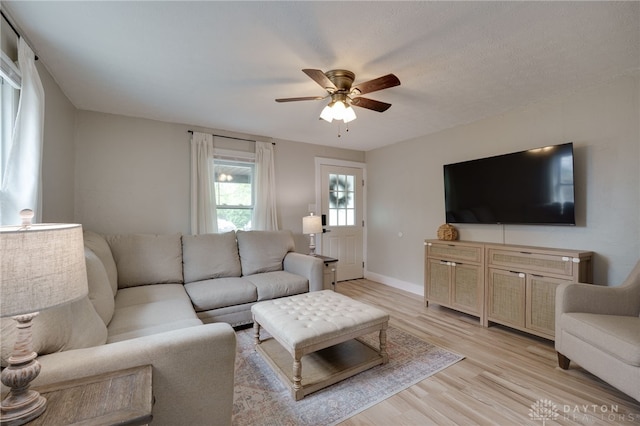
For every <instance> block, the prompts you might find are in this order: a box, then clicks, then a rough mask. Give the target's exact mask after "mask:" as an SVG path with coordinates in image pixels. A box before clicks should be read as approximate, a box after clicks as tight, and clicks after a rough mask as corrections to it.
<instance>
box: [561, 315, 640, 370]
mask: <svg viewBox="0 0 640 426" xmlns="http://www.w3.org/2000/svg"><path fill="white" fill-rule="evenodd" d="M560 321H562V328H563V329H564V331H565V332H567V333H569V334H572V335H574V336H575V337H577V338H579V339H581V340H583V341H585V342H587V343H589V344H590V345H592V346H595V347H597V348H598V349H600V350H601V351H603V352H606V353H608V354H610V355H611V356H613V357H615V358H617V359H619V360H621V361H622V362H624V363H626V364H629V365H633V366H636V367H640V317H631V316H618V315H598V314H589V313H582V312H580V313H565V314H562V316H561V318H560Z"/></svg>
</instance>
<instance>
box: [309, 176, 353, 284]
mask: <svg viewBox="0 0 640 426" xmlns="http://www.w3.org/2000/svg"><path fill="white" fill-rule="evenodd" d="M320 174H321V209H320V211H321V214H323V215H325V218H326V225H325V226H324V228H325V229H326V230H327V231H328V232H325V233H324V234H322V248H321V250H322V251H321V254H323V255H324V256H329V257H334V258H336V259H338V267H337V269H338V276H337V279H338V281H345V280H352V279H356V278H362V277H363V276H364V258H363V247H364V241H363V230H364V217H363V209H364V207H363V204H364V203H363V190H364V181H363V177H362V169H361V168H357V167H341V166H332V165H326V164H323V165H321V166H320Z"/></svg>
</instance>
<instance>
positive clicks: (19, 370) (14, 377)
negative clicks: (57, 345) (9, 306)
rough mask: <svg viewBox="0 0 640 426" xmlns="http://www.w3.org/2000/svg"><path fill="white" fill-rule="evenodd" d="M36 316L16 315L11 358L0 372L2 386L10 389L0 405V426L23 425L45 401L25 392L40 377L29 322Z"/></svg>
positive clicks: (42, 407)
mask: <svg viewBox="0 0 640 426" xmlns="http://www.w3.org/2000/svg"><path fill="white" fill-rule="evenodd" d="M36 315H38V313H37V312H35V313H33V314H26V315H17V316H15V317H13V319H14V320H15V321H16V322H17V331H18V333H17V336H16V343H15V346H14V348H13V354H12V355H11V356H10V357H9V359H8V360H7V361H8V363H9V366H8V367H7V368H5V369H4V370H2V375H1V377H2V383H3V384H4V385H5V386H7V387H9V388H11V390H10V391H9V394H8V395H7V397H6V398H5V399H4V400H2V403H1V404H0V424H1V425H2V426H18V425H23V424H25V423H27V422H30V421H31V420H33V419H35V418H36V417H38V416H40V415H41V414H42V413H44V410H45V409H46V408H47V400H46V399H45V398H44V397H43V396H41V395H40V394H39V393H38V392H37V391H34V390H29V384H30V383H31V381H32V380H33V379H35V378H36V377H38V374H40V363H39V362H38V361H37V360H36V357H37V356H38V354H37V353H35V352H34V351H33V350H32V344H31V320H32V319H33V318H34V317H35V316H36Z"/></svg>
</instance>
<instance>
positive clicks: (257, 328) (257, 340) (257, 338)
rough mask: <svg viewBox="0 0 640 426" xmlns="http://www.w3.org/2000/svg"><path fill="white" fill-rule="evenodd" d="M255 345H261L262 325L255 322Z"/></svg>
mask: <svg viewBox="0 0 640 426" xmlns="http://www.w3.org/2000/svg"><path fill="white" fill-rule="evenodd" d="M253 344H254V345H259V344H260V324H258V321H255V320H254V321H253Z"/></svg>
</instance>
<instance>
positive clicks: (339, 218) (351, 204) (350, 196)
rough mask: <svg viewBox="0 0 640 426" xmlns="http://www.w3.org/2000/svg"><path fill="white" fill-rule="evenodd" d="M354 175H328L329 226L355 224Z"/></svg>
mask: <svg viewBox="0 0 640 426" xmlns="http://www.w3.org/2000/svg"><path fill="white" fill-rule="evenodd" d="M355 187H356V185H355V176H353V175H342V174H330V175H329V226H354V225H355V215H356V212H355V195H356V194H355Z"/></svg>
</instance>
